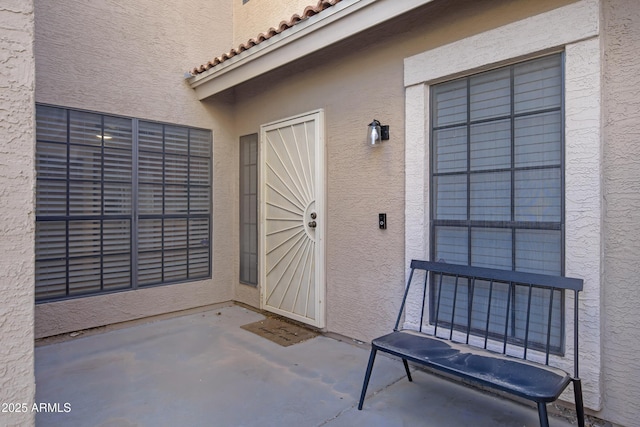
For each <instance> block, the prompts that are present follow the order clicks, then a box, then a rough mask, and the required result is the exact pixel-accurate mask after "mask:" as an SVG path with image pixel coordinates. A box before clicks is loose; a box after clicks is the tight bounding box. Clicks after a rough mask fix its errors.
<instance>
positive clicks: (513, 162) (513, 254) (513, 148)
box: [509, 67, 516, 307]
mask: <svg viewBox="0 0 640 427" xmlns="http://www.w3.org/2000/svg"><path fill="white" fill-rule="evenodd" d="M509 87H510V92H511V93H510V99H511V105H510V111H511V117H510V121H509V122H510V127H511V129H510V139H511V202H510V203H511V223H512V224H514V227H512V229H511V269H512V270H513V271H515V270H516V227H515V221H516V176H515V175H516V173H515V167H516V119H515V90H516V89H515V70H514V68H513V67H510V69H509ZM514 294H515V292H514ZM513 307H515V305H514V306H513Z"/></svg>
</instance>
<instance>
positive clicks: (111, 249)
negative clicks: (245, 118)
mask: <svg viewBox="0 0 640 427" xmlns="http://www.w3.org/2000/svg"><path fill="white" fill-rule="evenodd" d="M136 128H137V130H138V131H137V132H134V129H136ZM36 139H37V142H36V144H37V145H36V147H37V148H36V171H37V186H36V301H50V300H56V299H61V298H68V297H74V296H82V295H88V294H96V293H103V292H112V291H117V290H123V289H130V288H136V287H138V286H144V285H149V284H162V283H169V282H175V281H183V280H187V279H200V278H206V277H210V276H211V265H210V258H211V251H210V242H209V236H210V221H211V202H210V196H209V194H210V192H211V171H210V169H211V160H210V156H211V132H210V131H206V130H200V129H192V128H188V127H183V126H175V125H165V124H159V123H152V122H144V121H139V120H138V119H135V118H126V117H114V116H107V115H103V114H99V113H92V112H84V111H77V110H70V109H65V108H60V107H53V106H44V105H37V108H36ZM136 147H137V149H136ZM136 151H137V152H138V153H139V155H138V159H135V158H134V157H133V153H134V152H136ZM135 167H138V174H137V175H138V181H136V180H135V179H134V176H135V174H134V168H135ZM134 200H137V201H138V205H137V206H134V204H133V201H134ZM136 215H138V229H134V224H136V221H134V219H135V218H136ZM134 251H136V252H134ZM134 259H137V263H135V264H137V265H134V262H133V260H134Z"/></svg>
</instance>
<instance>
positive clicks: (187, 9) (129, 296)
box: [35, 0, 237, 337]
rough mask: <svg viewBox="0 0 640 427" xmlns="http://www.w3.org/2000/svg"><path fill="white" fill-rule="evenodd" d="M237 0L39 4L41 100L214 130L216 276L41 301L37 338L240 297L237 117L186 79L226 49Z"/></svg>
mask: <svg viewBox="0 0 640 427" xmlns="http://www.w3.org/2000/svg"><path fill="white" fill-rule="evenodd" d="M231 21H232V2H229V1H227V0H214V1H207V2H201V1H197V0H187V1H180V2H160V3H159V2H156V1H153V0H140V1H135V2H125V1H118V0H104V1H90V2H87V1H81V0H69V1H64V2H52V1H47V0H36V1H35V25H36V43H35V52H36V101H37V102H40V103H47V104H54V105H60V106H64V107H71V108H81V109H87V110H93V111H97V112H104V113H112V114H119V115H124V116H130V117H137V118H142V119H149V120H157V121H163V122H168V123H175V124H179V125H186V126H196V127H202V128H206V129H212V130H213V140H214V149H213V165H214V167H213V170H214V175H213V196H212V199H213V205H214V208H213V223H214V224H215V225H214V227H213V228H214V235H213V241H212V243H213V245H212V247H213V264H212V265H213V278H212V279H211V280H205V281H198V282H191V283H185V284H180V285H168V286H161V287H155V288H149V289H144V290H138V291H127V292H124V293H117V294H111V295H103V296H95V297H86V298H80V299H73V300H67V301H60V302H55V303H49V304H38V305H36V313H35V327H36V337H42V336H47V335H51V334H56V333H63V332H69V331H73V330H77V329H84V328H90V327H95V326H100V325H104V324H109V323H116V322H122V321H126V320H131V319H134V318H139V317H144V316H150V315H154V314H161V313H166V312H171V311H177V310H183V309H186V308H192V307H196V306H203V305H207V304H213V303H218V302H226V301H229V300H231V299H232V298H233V285H232V278H234V279H235V277H236V276H235V275H234V271H233V269H232V268H229V265H233V259H235V257H236V256H237V255H236V253H235V252H233V251H232V248H234V247H235V242H231V241H230V240H229V239H228V235H227V230H228V229H230V228H231V224H233V219H232V218H233V216H232V212H233V211H232V209H233V208H232V206H233V201H234V200H235V199H236V197H237V195H236V193H234V192H231V191H229V190H230V185H233V184H229V180H228V178H227V176H228V175H229V174H232V173H235V170H236V169H237V167H236V164H235V163H234V164H230V162H229V161H228V158H229V157H230V156H232V155H233V154H232V153H230V152H228V150H229V147H228V144H227V143H226V141H227V140H228V136H227V129H228V128H229V127H230V125H229V123H228V120H229V117H230V116H229V114H230V112H229V111H228V110H227V109H226V108H225V107H224V106H223V107H220V108H218V107H215V106H212V105H209V104H207V103H201V102H200V101H198V100H197V99H196V97H195V94H194V92H193V90H192V89H191V88H190V87H189V85H188V84H187V83H186V82H185V80H184V73H185V72H186V71H187V70H191V69H193V67H195V66H196V65H199V64H201V63H204V62H206V61H207V60H209V59H210V58H212V57H213V56H215V55H217V54H218V52H221V51H224V50H227V49H228V48H229V46H230V44H231V36H232V28H231Z"/></svg>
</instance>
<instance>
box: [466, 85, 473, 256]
mask: <svg viewBox="0 0 640 427" xmlns="http://www.w3.org/2000/svg"><path fill="white" fill-rule="evenodd" d="M466 79H467V125H466V126H467V224H468V226H467V265H472V259H473V258H472V254H471V251H472V250H473V242H472V239H473V233H472V230H473V228H472V227H471V78H470V77H467V78H466Z"/></svg>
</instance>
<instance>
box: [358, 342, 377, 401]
mask: <svg viewBox="0 0 640 427" xmlns="http://www.w3.org/2000/svg"><path fill="white" fill-rule="evenodd" d="M377 351H378V350H377V349H375V348H373V347H372V348H371V355H370V356H369V364H368V365H367V373H366V374H364V383H363V384H362V393H361V394H360V403H358V410H359V411H361V410H362V404H363V403H364V396H365V395H366V394H367V387H369V378H371V370H372V369H373V362H374V361H375V360H376V352H377Z"/></svg>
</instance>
